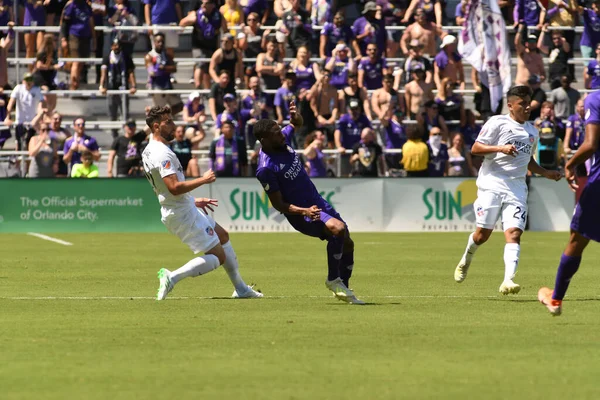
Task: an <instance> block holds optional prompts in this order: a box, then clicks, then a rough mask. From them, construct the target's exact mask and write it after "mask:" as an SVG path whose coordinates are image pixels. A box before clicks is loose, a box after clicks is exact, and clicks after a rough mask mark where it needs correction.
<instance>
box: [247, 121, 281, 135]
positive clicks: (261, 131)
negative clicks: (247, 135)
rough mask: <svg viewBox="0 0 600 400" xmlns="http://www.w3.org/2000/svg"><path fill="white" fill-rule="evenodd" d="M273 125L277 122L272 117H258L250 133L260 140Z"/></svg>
mask: <svg viewBox="0 0 600 400" xmlns="http://www.w3.org/2000/svg"><path fill="white" fill-rule="evenodd" d="M275 126H277V122H275V121H273V120H272V119H260V120H258V121H256V123H255V124H254V128H253V129H252V133H253V134H254V137H255V138H256V139H258V140H261V139H262V138H263V137H264V136H265V134H266V133H267V132H269V131H270V130H271V129H273V127H275Z"/></svg>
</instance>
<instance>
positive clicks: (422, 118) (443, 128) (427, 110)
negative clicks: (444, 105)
mask: <svg viewBox="0 0 600 400" xmlns="http://www.w3.org/2000/svg"><path fill="white" fill-rule="evenodd" d="M417 125H419V126H420V131H421V132H422V133H423V135H424V136H423V137H422V139H424V140H425V139H427V132H430V131H431V130H432V129H433V128H440V132H441V133H442V140H443V141H444V142H446V143H447V142H448V126H447V125H446V120H445V119H444V117H442V116H441V115H440V107H439V106H438V105H437V103H436V102H435V101H433V100H430V101H428V102H427V103H425V107H424V111H423V112H422V113H420V114H419V115H417Z"/></svg>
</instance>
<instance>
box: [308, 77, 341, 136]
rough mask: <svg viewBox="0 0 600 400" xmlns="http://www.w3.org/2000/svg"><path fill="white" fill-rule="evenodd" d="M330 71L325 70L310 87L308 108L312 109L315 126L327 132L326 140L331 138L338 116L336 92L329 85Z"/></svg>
mask: <svg viewBox="0 0 600 400" xmlns="http://www.w3.org/2000/svg"><path fill="white" fill-rule="evenodd" d="M330 81H331V72H329V71H327V70H326V71H325V72H324V73H323V75H322V76H321V79H320V80H319V81H318V82H317V83H316V84H315V86H313V88H312V89H311V100H310V108H311V110H312V111H313V115H314V118H315V120H316V121H317V127H318V128H319V129H321V130H322V131H323V132H325V133H326V134H327V138H328V140H330V141H331V140H333V131H334V130H335V121H336V120H337V118H338V115H339V114H338V113H339V108H338V92H337V89H336V88H335V87H334V86H333V85H331V83H330Z"/></svg>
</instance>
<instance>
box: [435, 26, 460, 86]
mask: <svg viewBox="0 0 600 400" xmlns="http://www.w3.org/2000/svg"><path fill="white" fill-rule="evenodd" d="M444 78H450V79H452V81H454V82H456V83H457V84H458V85H459V87H460V89H461V90H464V89H465V71H464V68H463V64H462V57H461V56H460V55H459V54H458V52H457V51H456V37H454V36H452V35H446V36H444V39H442V45H441V50H440V52H439V53H438V54H437V55H436V56H435V60H434V63H433V79H434V81H435V85H436V86H437V88H438V90H439V89H440V88H441V84H442V79H444Z"/></svg>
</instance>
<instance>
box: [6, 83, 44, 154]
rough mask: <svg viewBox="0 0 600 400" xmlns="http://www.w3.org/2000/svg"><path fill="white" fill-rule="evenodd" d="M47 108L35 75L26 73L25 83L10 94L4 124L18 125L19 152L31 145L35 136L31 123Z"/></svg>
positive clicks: (16, 129)
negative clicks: (13, 111) (13, 113)
mask: <svg viewBox="0 0 600 400" xmlns="http://www.w3.org/2000/svg"><path fill="white" fill-rule="evenodd" d="M45 107H46V103H45V101H44V96H43V95H42V90H41V89H40V88H39V86H35V85H34V83H33V75H31V73H29V72H26V73H25V75H23V83H21V84H20V85H17V86H16V87H15V88H14V89H13V91H12V92H11V94H10V100H9V102H8V105H7V106H6V119H5V120H4V124H5V125H7V126H11V125H12V124H13V122H16V123H17V126H16V127H15V136H16V139H17V150H22V149H26V148H27V146H28V145H29V139H31V137H32V136H33V135H35V133H36V132H35V130H34V129H33V128H32V126H31V121H32V120H33V119H34V118H35V116H36V115H37V114H38V112H39V111H40V110H41V109H42V108H45ZM13 109H16V112H15V114H16V115H15V121H13V120H12V119H11V118H10V113H11V112H12V110H13Z"/></svg>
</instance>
